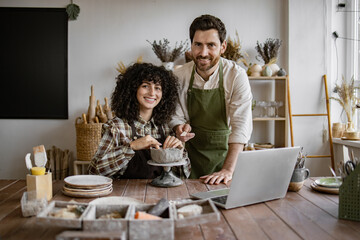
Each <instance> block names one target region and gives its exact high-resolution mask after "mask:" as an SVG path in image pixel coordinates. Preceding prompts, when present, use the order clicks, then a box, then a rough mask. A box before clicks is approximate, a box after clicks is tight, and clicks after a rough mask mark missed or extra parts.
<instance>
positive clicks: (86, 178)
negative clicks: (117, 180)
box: [63, 175, 113, 198]
mask: <svg viewBox="0 0 360 240" xmlns="http://www.w3.org/2000/svg"><path fill="white" fill-rule="evenodd" d="M64 182H65V185H64V187H63V193H64V194H65V195H67V196H70V197H86V198H91V197H102V196H106V195H109V194H110V193H111V192H112V190H113V188H112V179H111V178H108V177H104V176H98V175H75V176H70V177H67V178H65V179H64Z"/></svg>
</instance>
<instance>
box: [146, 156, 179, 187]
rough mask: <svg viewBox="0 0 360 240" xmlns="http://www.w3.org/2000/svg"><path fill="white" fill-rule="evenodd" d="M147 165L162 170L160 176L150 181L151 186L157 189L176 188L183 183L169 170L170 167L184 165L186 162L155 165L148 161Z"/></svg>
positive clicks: (155, 163)
mask: <svg viewBox="0 0 360 240" xmlns="http://www.w3.org/2000/svg"><path fill="white" fill-rule="evenodd" d="M147 164H149V165H152V166H159V167H163V168H164V169H163V171H162V173H161V175H160V176H158V177H156V178H154V179H153V180H152V181H151V185H154V186H157V187H176V186H180V185H182V184H183V183H184V182H183V181H182V180H181V179H180V178H178V177H177V176H175V174H174V173H173V172H172V170H171V167H175V166H182V165H185V164H186V161H185V160H184V159H183V160H181V161H178V162H172V163H157V162H154V161H152V160H149V161H147Z"/></svg>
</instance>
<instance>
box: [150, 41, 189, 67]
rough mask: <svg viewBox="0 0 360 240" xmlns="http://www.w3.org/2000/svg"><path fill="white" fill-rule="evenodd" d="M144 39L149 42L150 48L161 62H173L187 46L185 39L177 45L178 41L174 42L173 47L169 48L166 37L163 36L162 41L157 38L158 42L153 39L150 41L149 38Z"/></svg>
mask: <svg viewBox="0 0 360 240" xmlns="http://www.w3.org/2000/svg"><path fill="white" fill-rule="evenodd" d="M146 41H147V42H148V43H150V45H151V46H152V50H153V51H154V53H155V54H156V56H157V57H158V58H159V59H160V61H162V62H174V61H175V60H176V59H177V58H178V57H180V55H181V54H183V53H185V52H186V51H187V49H188V46H189V44H188V42H187V40H186V41H184V42H183V41H181V42H180V44H179V45H178V42H176V43H175V48H174V49H172V50H171V48H170V46H169V43H170V42H169V40H167V39H166V38H164V39H163V41H161V40H159V42H156V41H154V42H152V43H151V42H150V41H149V40H146Z"/></svg>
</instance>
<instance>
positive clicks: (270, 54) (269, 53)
mask: <svg viewBox="0 0 360 240" xmlns="http://www.w3.org/2000/svg"><path fill="white" fill-rule="evenodd" d="M281 44H282V41H281V40H280V39H277V38H276V39H273V38H268V39H266V41H265V42H264V44H261V43H259V41H257V42H256V47H255V49H256V51H257V52H258V54H259V56H260V57H261V58H262V60H263V61H264V62H265V64H268V63H269V62H270V61H271V60H273V61H274V60H275V62H276V59H277V56H278V54H279V49H280V46H281ZM256 58H257V57H256ZM257 60H259V59H258V58H257Z"/></svg>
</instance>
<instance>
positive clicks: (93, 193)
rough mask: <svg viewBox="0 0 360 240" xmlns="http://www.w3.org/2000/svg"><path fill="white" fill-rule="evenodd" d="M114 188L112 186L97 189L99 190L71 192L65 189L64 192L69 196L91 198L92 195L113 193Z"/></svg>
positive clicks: (99, 195)
mask: <svg viewBox="0 0 360 240" xmlns="http://www.w3.org/2000/svg"><path fill="white" fill-rule="evenodd" d="M112 191H113V189H112V188H110V189H108V190H105V191H97V192H91V193H89V192H70V191H66V190H64V189H63V193H64V194H65V195H66V196H69V197H84V198H91V197H102V196H106V195H109V194H110V193H112Z"/></svg>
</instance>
